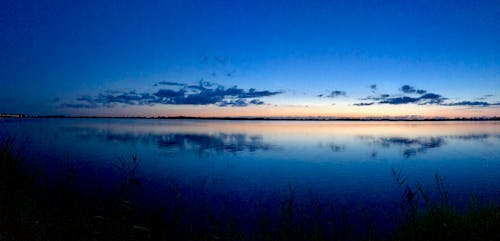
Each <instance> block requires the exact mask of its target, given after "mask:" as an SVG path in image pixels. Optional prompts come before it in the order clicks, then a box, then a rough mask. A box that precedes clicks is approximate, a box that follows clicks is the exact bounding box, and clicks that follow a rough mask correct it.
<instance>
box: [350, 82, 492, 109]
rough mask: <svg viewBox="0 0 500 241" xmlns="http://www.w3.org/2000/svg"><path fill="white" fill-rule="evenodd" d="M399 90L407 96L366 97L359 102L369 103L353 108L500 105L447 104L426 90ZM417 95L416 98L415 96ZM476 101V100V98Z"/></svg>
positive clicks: (481, 103)
mask: <svg viewBox="0 0 500 241" xmlns="http://www.w3.org/2000/svg"><path fill="white" fill-rule="evenodd" d="M399 90H400V91H401V92H403V93H405V94H411V95H410V96H407V95H398V94H395V95H389V94H380V95H378V96H368V97H365V98H362V99H360V100H370V102H360V103H354V104H353V105H354V106H368V105H374V104H389V105H403V104H416V105H441V106H478V107H487V106H496V105H500V102H496V103H491V102H486V101H458V102H449V101H448V98H446V97H443V96H442V95H439V94H435V93H429V92H427V91H426V90H422V89H417V88H415V87H413V86H410V85H403V86H401V88H399ZM415 95H417V96H415ZM487 97H491V95H485V96H484V98H487ZM476 99H478V98H476Z"/></svg>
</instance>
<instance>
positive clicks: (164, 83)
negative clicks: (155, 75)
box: [155, 81, 186, 86]
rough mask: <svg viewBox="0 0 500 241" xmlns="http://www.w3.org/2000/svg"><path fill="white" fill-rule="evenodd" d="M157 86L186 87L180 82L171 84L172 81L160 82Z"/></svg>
mask: <svg viewBox="0 0 500 241" xmlns="http://www.w3.org/2000/svg"><path fill="white" fill-rule="evenodd" d="M156 85H171V86H185V85H186V84H183V83H179V82H171V81H160V82H158V83H156V84H155V86H156Z"/></svg>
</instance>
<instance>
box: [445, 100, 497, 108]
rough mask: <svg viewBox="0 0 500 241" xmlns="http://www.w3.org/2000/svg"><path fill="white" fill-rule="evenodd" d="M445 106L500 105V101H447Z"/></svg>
mask: <svg viewBox="0 0 500 241" xmlns="http://www.w3.org/2000/svg"><path fill="white" fill-rule="evenodd" d="M443 105H445V106H484V107H486V106H494V105H500V102H496V103H489V102H486V101H459V102H452V103H446V104H443Z"/></svg>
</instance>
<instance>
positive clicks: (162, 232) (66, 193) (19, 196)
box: [0, 137, 500, 241]
mask: <svg viewBox="0 0 500 241" xmlns="http://www.w3.org/2000/svg"><path fill="white" fill-rule="evenodd" d="M14 143H15V142H14V138H11V137H7V138H5V139H4V140H1V142H0V240H40V241H41V240H120V241H122V240H200V241H201V240H213V241H215V240H228V241H229V240H297V241H298V240H318V241H319V240H500V232H498V230H499V228H500V207H499V204H498V200H496V201H494V202H486V201H479V199H477V198H474V197H473V198H472V200H471V204H470V208H469V209H468V210H466V211H460V210H458V209H456V208H455V207H453V206H452V205H450V200H449V198H448V191H447V190H446V188H445V185H444V184H443V180H442V179H441V177H439V176H438V175H436V187H435V188H434V189H433V190H428V189H425V188H424V187H423V186H422V185H421V184H420V183H418V182H417V183H416V184H415V185H413V184H411V183H408V182H407V181H406V180H407V179H406V178H405V177H404V176H403V175H402V174H401V171H398V170H392V175H393V176H394V179H395V181H396V182H395V183H396V186H397V187H398V188H399V190H400V194H401V195H400V200H395V201H397V202H398V204H399V206H400V209H401V210H400V212H399V213H401V215H400V216H397V217H395V218H397V219H398V220H400V225H399V226H398V228H397V229H395V230H393V232H391V233H390V234H387V235H384V236H378V235H377V226H376V225H375V223H373V222H372V221H370V219H369V218H367V220H366V229H365V231H364V232H363V233H354V231H353V230H354V229H353V227H352V224H349V221H348V220H349V219H348V216H349V214H351V213H352V212H351V211H352V210H349V209H348V208H346V207H345V206H336V205H334V204H333V203H331V202H328V204H327V205H326V206H325V205H321V202H320V201H319V200H316V199H314V198H311V202H310V207H309V208H307V209H303V208H298V206H297V200H296V196H295V192H296V190H295V189H294V188H293V187H292V186H290V187H289V191H288V193H287V194H286V195H285V196H283V198H282V200H281V203H280V205H278V206H276V207H275V210H273V209H271V210H268V209H263V210H267V211H269V212H273V211H276V212H277V213H279V215H278V216H279V217H278V218H277V219H272V218H270V216H268V215H267V213H266V211H264V212H263V213H262V215H260V217H259V218H258V219H257V221H256V223H255V224H248V223H238V222H237V221H236V219H234V217H232V216H231V214H228V213H224V212H217V210H213V209H210V208H208V209H205V208H203V207H198V206H195V205H192V202H190V200H189V198H190V197H189V195H186V193H183V192H182V191H181V189H179V188H178V186H173V187H172V188H171V189H170V190H168V192H170V193H171V194H172V195H171V197H172V198H171V199H169V200H166V202H165V203H164V204H163V206H158V207H145V206H143V204H142V203H141V202H140V200H139V199H136V198H135V195H136V194H137V193H138V192H139V191H140V190H141V189H142V188H144V187H143V185H144V183H143V182H142V180H140V179H139V178H137V176H136V175H135V173H136V171H137V168H138V166H139V159H138V157H137V156H136V155H132V157H131V159H130V160H124V159H122V160H120V161H119V163H117V165H116V167H117V170H118V171H119V172H120V173H122V174H123V175H122V181H121V182H120V185H119V186H118V187H117V188H116V190H112V191H109V192H103V191H102V190H100V189H99V190H97V191H96V193H97V194H96V196H95V197H92V198H88V197H85V196H83V195H82V194H81V193H80V192H78V190H77V188H76V186H75V180H76V178H77V176H78V172H77V170H76V169H74V168H71V167H69V168H68V169H67V170H66V171H65V172H63V173H60V182H59V183H56V184H55V185H48V184H47V183H45V182H46V181H45V180H46V177H45V176H44V175H45V174H44V173H43V172H42V171H40V170H39V169H38V168H37V167H36V166H33V165H32V164H29V163H30V162H28V161H27V160H25V159H24V158H23V157H22V154H23V148H22V147H20V148H18V147H16V146H15V144H14ZM158 192H161V191H160V190H158ZM310 196H311V197H312V194H310ZM232 215H238V214H232ZM248 225H253V226H255V229H253V230H255V231H253V232H252V233H248V232H244V231H241V230H244V229H245V226H248ZM357 230H358V231H359V230H360V229H359V228H358V229H357Z"/></svg>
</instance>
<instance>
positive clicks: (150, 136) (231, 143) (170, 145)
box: [61, 127, 278, 153]
mask: <svg viewBox="0 0 500 241" xmlns="http://www.w3.org/2000/svg"><path fill="white" fill-rule="evenodd" d="M61 129H62V131H64V132H72V133H75V136H76V137H77V138H78V139H81V140H90V139H97V140H99V141H103V142H114V143H123V144H132V145H135V144H137V143H144V144H155V145H156V146H158V147H159V148H162V149H168V150H172V151H175V150H197V151H198V152H200V153H202V152H205V151H215V152H229V153H236V152H242V151H248V152H254V151H261V150H262V151H266V150H271V149H278V147H277V146H276V145H271V144H267V143H264V141H263V138H262V136H260V135H252V136H249V135H246V134H242V133H216V134H208V133H207V134H205V133H165V134H157V133H133V132H115V131H113V130H104V129H99V128H90V127H69V128H68V127H65V128H61Z"/></svg>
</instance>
